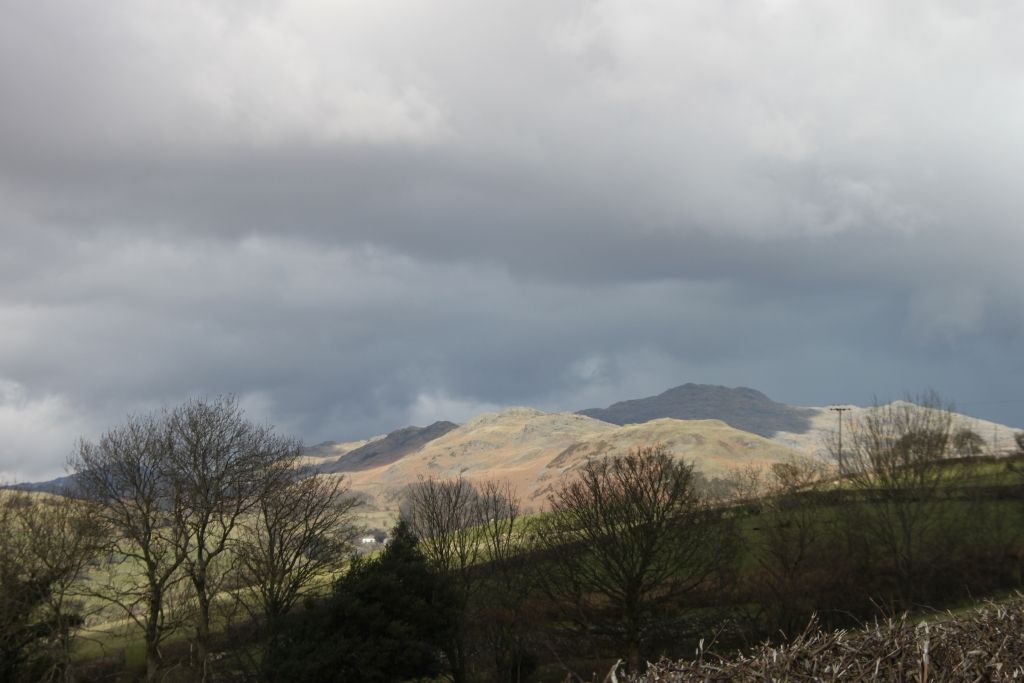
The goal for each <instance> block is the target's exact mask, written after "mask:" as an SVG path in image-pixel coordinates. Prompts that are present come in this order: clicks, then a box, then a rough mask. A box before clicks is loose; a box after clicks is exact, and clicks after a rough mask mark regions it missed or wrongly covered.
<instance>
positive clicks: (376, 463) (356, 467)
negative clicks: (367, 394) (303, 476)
mask: <svg viewBox="0 0 1024 683" xmlns="http://www.w3.org/2000/svg"><path fill="white" fill-rule="evenodd" d="M456 427H458V425H457V424H455V423H454V422H443V421H442V422H435V423H434V424H432V425H430V426H427V427H405V428H404V429H397V430H395V431H393V432H391V433H390V434H388V435H387V436H385V437H384V438H382V439H376V440H374V441H371V442H369V443H367V444H366V445H364V446H360V447H359V448H356V449H354V450H351V451H349V452H347V453H345V454H344V455H342V456H341V457H339V458H338V459H337V460H335V461H333V462H327V463H323V464H321V465H320V466H319V467H318V468H317V469H318V470H319V471H321V472H331V473H333V472H358V471H360V470H367V469H372V468H374V467H381V466H382V465H390V464H391V463H393V462H396V461H398V460H401V459H402V458H403V457H405V456H406V455H408V454H410V453H412V452H414V451H417V450H419V449H420V448H422V447H423V446H425V445H426V444H428V443H430V442H431V441H433V440H434V439H437V438H439V437H441V436H444V435H445V434H447V433H448V432H450V431H452V430H453V429H455V428H456Z"/></svg>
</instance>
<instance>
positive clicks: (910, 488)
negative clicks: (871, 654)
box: [832, 392, 964, 609]
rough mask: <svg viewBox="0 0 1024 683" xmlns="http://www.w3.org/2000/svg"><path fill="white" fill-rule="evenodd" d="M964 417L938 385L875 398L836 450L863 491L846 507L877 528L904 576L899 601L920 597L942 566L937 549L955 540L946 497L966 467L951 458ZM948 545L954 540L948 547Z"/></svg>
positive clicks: (847, 475)
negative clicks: (900, 397) (912, 394)
mask: <svg viewBox="0 0 1024 683" xmlns="http://www.w3.org/2000/svg"><path fill="white" fill-rule="evenodd" d="M958 427H959V425H958V422H957V416H956V414H955V413H954V412H953V410H952V408H951V407H950V406H948V405H947V404H945V403H944V402H943V401H942V399H941V397H939V396H938V394H936V393H934V392H930V393H926V394H924V395H922V396H919V397H916V398H913V399H912V400H907V401H898V402H895V403H891V404H888V405H878V404H877V403H876V405H875V406H874V407H873V408H871V409H870V410H869V411H868V412H867V413H866V414H865V415H863V416H862V417H860V418H859V419H856V420H851V421H850V422H849V425H848V427H847V430H846V434H845V435H844V439H843V453H842V456H843V457H842V459H841V460H840V459H839V453H838V445H834V446H832V452H833V454H835V457H836V460H837V462H838V464H839V466H840V474H841V475H842V477H843V481H844V482H847V484H848V485H849V486H850V487H852V488H853V489H854V490H855V491H857V492H858V494H859V496H860V501H859V504H857V505H852V506H849V507H848V508H847V512H848V513H849V520H848V521H849V522H850V524H851V525H852V526H855V527H856V528H858V529H861V530H863V531H864V532H867V533H868V534H870V537H871V539H872V541H873V542H874V544H878V545H880V546H881V548H882V549H883V550H884V551H885V553H886V555H887V556H888V557H889V558H890V560H891V563H892V570H893V572H894V573H895V576H896V579H897V582H898V584H899V599H900V605H899V607H900V608H903V609H906V608H909V607H910V606H911V605H912V604H913V598H914V596H915V595H916V594H917V592H918V589H919V588H920V587H921V585H920V584H921V582H922V580H923V579H924V578H926V576H927V575H928V574H929V573H930V572H931V571H932V570H933V569H934V568H935V567H937V566H938V564H939V561H940V560H941V558H940V557H939V556H937V554H936V552H934V551H935V550H936V549H938V548H942V547H944V546H943V544H940V543H938V542H937V541H938V540H940V539H944V540H946V541H951V539H952V538H953V537H952V536H951V535H950V534H949V533H947V531H948V524H950V523H951V522H954V521H955V520H953V519H951V516H950V512H949V506H948V505H943V503H942V501H941V500H940V498H941V497H942V494H943V493H944V492H947V491H950V490H952V489H953V488H954V487H955V486H956V484H957V483H958V482H959V481H960V479H961V478H962V476H963V474H964V470H963V468H962V467H961V466H959V465H956V464H950V463H947V462H945V461H947V460H948V459H949V458H950V457H952V456H954V455H955V454H956V452H955V450H954V442H955V439H954V435H955V434H956V433H957V429H958ZM945 550H948V548H945Z"/></svg>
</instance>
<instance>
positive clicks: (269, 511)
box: [236, 475, 358, 680]
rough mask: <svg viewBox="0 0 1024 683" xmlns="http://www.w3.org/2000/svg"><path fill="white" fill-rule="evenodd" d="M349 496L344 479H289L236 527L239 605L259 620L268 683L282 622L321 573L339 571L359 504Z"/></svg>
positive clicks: (261, 665) (261, 497) (262, 497)
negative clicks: (241, 585)
mask: <svg viewBox="0 0 1024 683" xmlns="http://www.w3.org/2000/svg"><path fill="white" fill-rule="evenodd" d="M347 494H348V487H347V484H346V481H345V480H344V478H342V477H336V476H329V475H313V476H311V477H307V478H304V479H293V480H292V481H290V482H288V483H286V484H285V485H283V486H275V487H271V488H270V489H268V490H267V491H266V492H264V494H263V495H261V496H260V497H259V500H258V501H257V503H256V507H255V509H254V510H252V512H251V514H249V515H248V516H247V518H246V519H245V520H244V521H243V522H242V523H241V524H240V526H239V533H238V539H237V546H236V550H237V554H238V560H239V563H240V565H241V581H242V583H243V584H244V585H245V586H246V587H247V590H245V591H244V592H243V595H242V602H243V605H244V606H245V607H246V611H247V612H248V613H249V616H250V617H251V618H255V619H259V620H262V624H263V630H264V634H263V636H264V647H263V650H262V658H261V661H260V668H261V670H262V671H263V673H264V676H265V677H266V678H267V679H268V680H269V678H270V672H271V671H272V670H273V666H274V661H273V658H274V657H275V654H276V651H277V642H278V639H279V637H280V636H281V632H282V630H283V628H284V620H285V617H286V616H287V615H288V613H289V612H290V611H291V610H292V608H293V607H294V606H295V604H296V603H297V602H298V601H299V600H300V599H301V598H302V597H303V596H304V595H305V594H306V592H307V591H308V590H309V589H310V588H312V587H313V586H314V585H316V582H317V581H318V580H319V579H320V578H321V577H323V576H324V574H325V573H327V572H330V571H334V570H340V569H341V567H342V565H343V563H344V559H345V556H346V553H347V552H348V550H349V549H350V547H351V539H352V536H353V534H354V526H353V523H352V515H353V511H354V510H355V508H356V507H357V505H358V500H357V499H356V498H354V497H352V496H349V495H347Z"/></svg>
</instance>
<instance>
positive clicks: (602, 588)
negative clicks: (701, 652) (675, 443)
mask: <svg viewBox="0 0 1024 683" xmlns="http://www.w3.org/2000/svg"><path fill="white" fill-rule="evenodd" d="M549 502H550V506H551V514H549V515H547V516H546V518H545V522H544V523H543V524H542V525H541V526H540V528H539V529H538V531H537V532H536V533H537V538H538V541H539V542H540V544H541V546H542V548H544V549H545V550H546V551H547V553H546V554H547V557H548V560H549V564H548V565H546V566H545V567H544V568H543V579H544V585H545V587H546V588H547V589H548V590H549V591H550V592H551V593H552V595H553V597H556V598H558V599H560V601H561V602H562V603H563V604H564V605H566V607H567V609H568V611H569V614H568V615H569V616H570V617H571V618H573V619H574V620H576V621H577V623H579V624H580V625H581V626H583V627H585V628H588V629H594V628H599V629H603V630H604V631H605V632H606V633H611V634H613V635H614V636H616V637H617V639H618V640H619V641H620V642H621V644H622V645H624V646H625V648H626V650H627V656H628V662H629V666H630V669H631V670H633V671H634V672H636V671H639V669H640V665H641V661H642V660H641V648H642V646H643V643H644V641H645V638H646V636H647V631H648V628H649V627H650V626H651V625H652V618H653V617H652V614H653V613H654V612H655V611H656V609H655V608H656V607H657V605H658V603H659V602H661V601H664V600H667V599H668V598H669V597H672V596H678V595H680V594H684V593H686V592H688V591H691V590H693V589H695V588H696V587H698V586H699V585H701V584H702V583H703V582H705V581H706V580H707V579H708V578H709V577H711V576H712V575H713V573H714V572H715V571H716V570H718V569H720V568H722V567H723V566H724V565H725V563H727V562H728V560H729V559H730V558H731V556H732V554H733V552H734V547H735V546H734V544H733V543H732V538H733V537H732V531H731V526H730V525H729V524H728V522H727V521H726V520H723V519H720V517H719V514H718V513H716V512H715V511H712V510H711V509H709V508H708V506H707V505H706V504H705V501H704V500H703V499H702V497H701V496H700V495H699V494H698V492H697V491H696V488H695V477H694V472H693V466H692V465H690V464H687V463H685V462H683V461H680V460H676V459H675V458H673V457H672V455H671V454H670V453H669V452H668V450H667V449H666V448H665V447H664V446H650V447H645V448H639V449H635V450H633V451H631V452H630V453H629V454H628V455H625V456H616V457H610V458H606V459H595V460H590V461H589V462H587V463H586V465H584V466H583V467H582V468H581V469H580V471H579V473H578V475H577V476H576V477H575V478H573V479H570V480H568V481H564V482H563V483H562V484H561V486H560V487H559V488H558V490H556V491H555V492H554V493H553V494H551V496H550V498H549ZM608 605H610V606H612V607H613V610H614V613H609V612H608V610H607V609H606V607H607V606H608Z"/></svg>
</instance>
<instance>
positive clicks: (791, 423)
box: [21, 384, 1016, 526]
mask: <svg viewBox="0 0 1024 683" xmlns="http://www.w3.org/2000/svg"><path fill="white" fill-rule="evenodd" d="M843 407H844V408H848V410H847V411H845V412H844V413H843V414H842V415H843V418H842V419H844V420H856V419H858V418H859V417H860V416H861V415H862V414H863V413H864V412H865V411H867V410H869V409H868V408H862V407H858V406H843ZM838 419H839V414H837V413H836V412H833V411H830V410H828V409H826V408H813V407H799V406H790V405H786V404H783V403H778V402H776V401H773V400H772V399H770V398H769V397H767V396H765V395H764V394H763V393H761V392H759V391H756V390H754V389H750V388H747V387H736V388H729V387H723V386H714V385H702V384H684V385H682V386H678V387H674V388H672V389H669V390H667V391H665V392H663V393H661V394H658V395H657V396H650V397H646V398H639V399H632V400H627V401H621V402H618V403H614V404H612V405H610V406H608V407H607V408H590V409H586V410H581V411H579V412H576V413H572V412H558V413H546V412H543V411H540V410H536V409H534V408H528V407H514V408H507V409H505V410H501V411H499V412H494V413H485V414H482V415H478V416H476V417H474V418H472V419H471V420H469V421H467V422H466V423H465V424H462V425H457V424H455V423H453V422H446V421H440V422H435V423H433V424H431V425H428V426H426V427H416V426H408V427H403V428H401V429H397V430H395V431H393V432H390V433H389V434H386V435H381V436H375V437H372V438H369V439H364V440H360V441H352V442H335V441H328V442H323V443H320V444H317V445H315V446H311V447H309V448H306V449H305V450H304V452H303V456H302V460H301V464H302V466H303V468H304V469H305V471H316V472H322V473H325V474H327V475H329V476H344V477H346V478H347V479H348V481H349V482H350V484H351V487H352V490H353V491H354V492H355V493H357V494H358V495H359V496H360V497H361V498H362V499H363V500H365V501H366V502H367V505H366V506H365V508H364V509H365V512H366V515H367V517H368V518H374V517H375V518H376V521H377V522H379V523H380V524H381V525H382V526H383V525H386V524H388V523H389V521H388V520H389V518H391V517H393V515H394V513H395V511H396V510H397V507H398V503H399V500H400V498H401V496H402V493H403V491H404V489H405V487H406V486H408V485H409V484H411V483H413V482H415V481H417V480H418V479H420V478H427V477H440V478H445V477H454V476H463V477H465V478H467V479H470V480H477V481H480V480H486V479H499V480H508V481H509V482H511V483H512V485H513V486H514V487H515V488H516V490H517V492H518V494H519V496H520V497H521V498H522V499H523V501H524V503H525V505H526V506H528V507H533V508H543V507H544V506H545V503H546V498H547V494H549V493H550V492H551V491H552V489H553V487H554V486H556V485H557V483H558V482H559V481H560V480H561V478H562V477H564V476H567V475H570V474H571V473H572V471H573V470H575V469H576V468H578V467H580V466H581V465H582V464H584V463H585V462H587V460H588V459H590V458H596V457H605V456H608V455H614V454H622V453H627V452H628V451H629V450H630V449H632V448H636V447H639V446H647V445H652V444H664V445H665V446H666V447H668V449H669V450H670V451H671V452H672V453H674V454H676V455H677V456H679V457H682V458H685V459H686V460H687V461H689V462H692V463H693V464H694V467H695V469H696V470H698V471H699V472H701V473H702V475H703V476H704V477H706V478H714V477H722V476H725V475H728V473H729V472H731V471H733V470H736V469H738V468H742V467H745V466H747V465H755V466H763V465H769V464H771V463H773V462H780V461H785V460H788V459H790V458H793V457H798V456H806V457H813V458H822V459H824V458H826V457H827V453H826V449H825V444H826V443H827V442H828V440H829V439H830V438H832V436H833V435H834V434H835V431H836V428H837V427H838ZM960 419H961V422H962V424H963V425H964V426H966V427H969V428H971V429H973V430H974V431H975V432H977V433H978V434H979V435H980V436H981V437H982V438H983V439H984V440H985V441H986V443H987V445H988V448H989V449H990V450H993V451H1003V450H1010V449H1012V448H1013V447H1014V442H1013V434H1014V432H1015V431H1016V430H1014V429H1013V428H1010V427H1007V426H1005V425H999V424H995V423H992V422H987V421H984V420H979V419H976V418H970V417H967V416H961V417H960ZM67 484H68V478H67V477H63V478H61V479H58V480H54V481H52V482H43V483H40V484H25V485H22V486H21V487H23V488H30V489H32V490H43V491H60V490H63V489H65V488H66V487H67Z"/></svg>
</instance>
